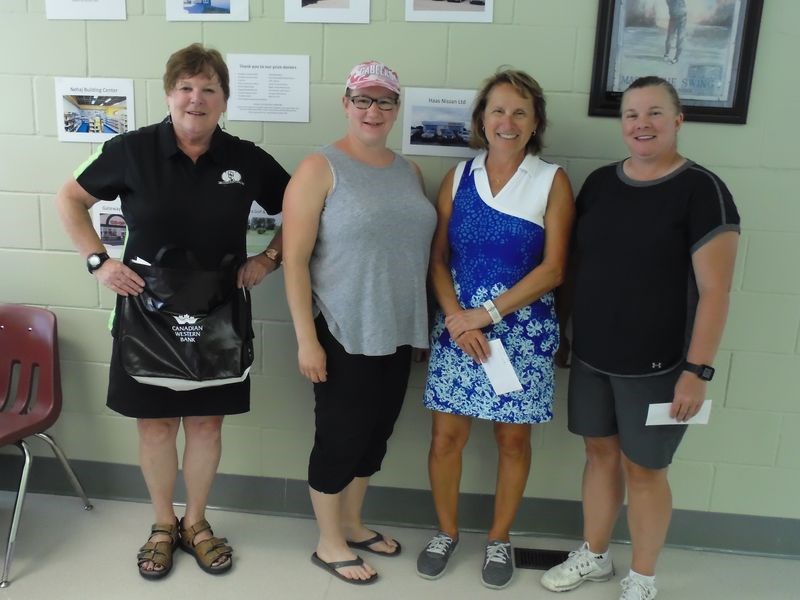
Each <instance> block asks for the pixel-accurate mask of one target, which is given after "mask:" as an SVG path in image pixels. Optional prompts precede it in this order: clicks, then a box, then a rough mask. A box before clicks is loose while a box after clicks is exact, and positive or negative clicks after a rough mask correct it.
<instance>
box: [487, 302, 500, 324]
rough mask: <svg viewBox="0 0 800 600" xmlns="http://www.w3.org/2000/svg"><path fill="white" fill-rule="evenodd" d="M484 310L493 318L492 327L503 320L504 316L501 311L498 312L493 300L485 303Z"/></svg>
mask: <svg viewBox="0 0 800 600" xmlns="http://www.w3.org/2000/svg"><path fill="white" fill-rule="evenodd" d="M483 308H485V309H486V312H488V313H489V317H491V319H492V325H497V324H498V323H499V322H500V321H502V320H503V316H502V315H501V314H500V311H499V310H497V307H496V306H495V305H494V302H492V301H491V300H487V301H486V302H484V303H483Z"/></svg>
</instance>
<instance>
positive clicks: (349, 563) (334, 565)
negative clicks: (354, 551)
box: [311, 552, 378, 585]
mask: <svg viewBox="0 0 800 600" xmlns="http://www.w3.org/2000/svg"><path fill="white" fill-rule="evenodd" d="M311 562H312V563H314V564H315V565H317V566H318V567H320V568H321V569H325V570H326V571H327V572H328V573H330V574H331V575H333V576H334V577H338V578H339V579H341V580H342V581H346V582H347V583H352V584H353V585H367V584H370V583H375V582H376V581H377V579H378V574H377V573H375V574H374V575H372V577H370V578H369V579H350V578H349V577H345V576H344V575H342V574H341V573H339V571H337V570H336V569H341V568H342V567H358V566H361V565H363V564H364V559H363V558H361V557H360V556H357V557H356V558H354V559H353V560H340V561H337V562H325V561H324V560H322V559H321V558H320V557H319V556H317V553H316V552H314V554H312V555H311Z"/></svg>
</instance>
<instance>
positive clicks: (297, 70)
mask: <svg viewBox="0 0 800 600" xmlns="http://www.w3.org/2000/svg"><path fill="white" fill-rule="evenodd" d="M227 63H228V68H229V69H230V74H231V97H230V98H229V99H228V119H229V120H231V121H284V122H294V123H308V121H309V114H308V112H309V111H308V104H309V83H308V81H309V59H308V56H307V55H287V54H228V56H227Z"/></svg>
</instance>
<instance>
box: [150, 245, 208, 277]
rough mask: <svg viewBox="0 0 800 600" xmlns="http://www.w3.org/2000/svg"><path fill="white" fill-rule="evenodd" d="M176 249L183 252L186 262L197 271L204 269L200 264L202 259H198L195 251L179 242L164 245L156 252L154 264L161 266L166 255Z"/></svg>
mask: <svg viewBox="0 0 800 600" xmlns="http://www.w3.org/2000/svg"><path fill="white" fill-rule="evenodd" d="M176 250H178V251H180V252H181V253H182V255H183V257H184V258H185V259H186V263H187V264H188V265H189V267H190V268H191V269H194V270H196V271H200V270H202V268H203V267H202V265H200V261H198V260H197V257H196V256H195V255H194V253H193V252H192V251H191V250H187V249H186V248H182V247H181V246H178V245H177V244H166V245H165V246H162V247H161V248H160V249H159V251H158V252H157V253H156V257H155V259H154V260H153V264H155V265H158V266H161V264H162V263H163V261H164V257H165V256H166V255H167V254H169V253H171V252H175V251H176Z"/></svg>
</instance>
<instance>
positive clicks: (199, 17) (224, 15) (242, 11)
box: [166, 0, 250, 21]
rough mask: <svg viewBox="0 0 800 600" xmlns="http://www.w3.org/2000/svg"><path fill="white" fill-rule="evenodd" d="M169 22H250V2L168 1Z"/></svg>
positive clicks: (223, 0)
mask: <svg viewBox="0 0 800 600" xmlns="http://www.w3.org/2000/svg"><path fill="white" fill-rule="evenodd" d="M166 8H167V21H249V20H250V1H249V0H167V4H166Z"/></svg>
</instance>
